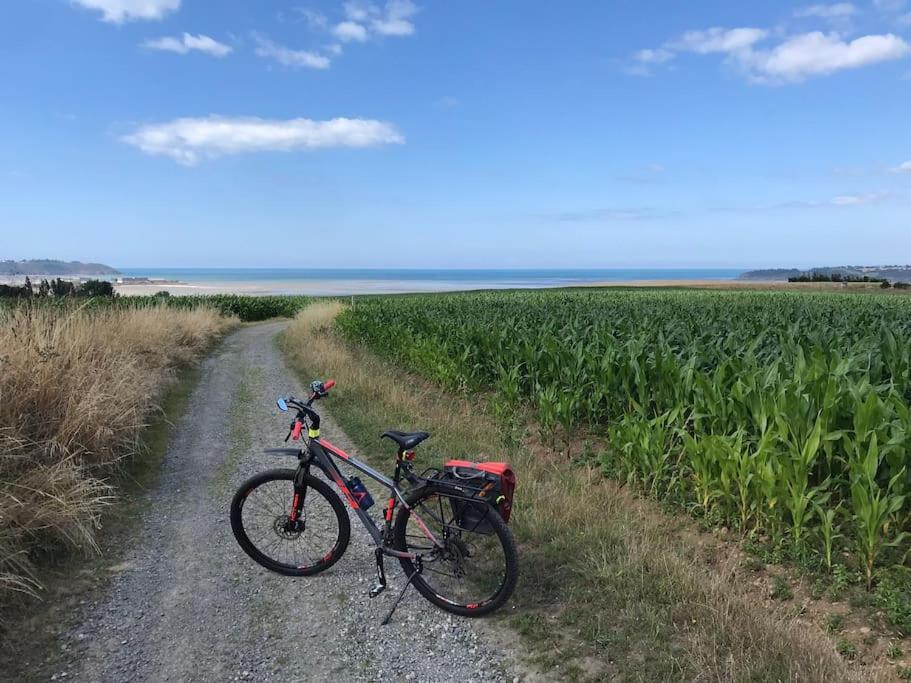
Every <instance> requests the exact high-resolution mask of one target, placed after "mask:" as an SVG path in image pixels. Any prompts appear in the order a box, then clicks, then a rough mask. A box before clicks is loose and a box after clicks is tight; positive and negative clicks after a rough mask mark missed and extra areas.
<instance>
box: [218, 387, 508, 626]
mask: <svg viewBox="0 0 911 683" xmlns="http://www.w3.org/2000/svg"><path fill="white" fill-rule="evenodd" d="M334 384H335V382H334V381H333V380H328V381H327V382H326V383H325V384H324V383H322V382H319V381H316V382H313V383H312V384H311V385H310V389H311V394H310V397H309V399H308V400H306V401H301V400H298V399H295V398H293V397H289V398H287V399H281V398H280V399H278V401H277V404H278V407H279V408H280V409H281V410H282V411H287V410H289V409H293V410H295V411H296V416H295V418H294V420H293V422H292V423H291V429H290V431H289V433H288V436H287V437H285V441H287V440H288V438H293V439H295V440H297V439H299V438H301V435H302V433H303V430H304V428H306V429H307V438H306V440H305V442H304V444H303V446H302V447H300V448H270V449H266V451H265V452H266V453H269V454H272V455H287V456H294V457H296V458H297V460H298V464H297V468H296V469H274V470H268V471H266V472H262V473H260V474H257V475H256V476H254V477H252V478H250V479H248V480H247V481H246V482H244V483H243V484H241V486H240V488H239V489H238V490H237V493H235V494H234V499H233V500H232V502H231V528H232V530H233V531H234V536H235V537H236V538H237V542H238V543H239V544H240V547H241V548H243V550H244V552H246V553H247V554H248V555H249V556H250V557H252V558H253V559H254V560H256V562H258V563H259V564H261V565H262V566H263V567H266V568H267V569H270V570H272V571H274V572H278V573H279V574H285V575H288V576H312V575H314V574H317V573H319V572H321V571H324V570H326V569H328V568H329V567H331V566H332V565H333V564H335V563H336V562H338V561H339V560H340V559H341V557H342V555H343V554H344V553H345V550H346V548H347V547H348V541H349V538H350V535H351V526H350V521H349V518H348V513H347V511H346V510H345V507H344V504H343V503H342V500H341V498H340V497H339V495H338V494H337V493H336V492H335V491H333V489H332V487H331V486H330V485H329V484H328V483H327V482H326V481H324V480H323V479H322V478H319V477H317V476H315V475H314V473H313V472H312V470H313V468H315V469H317V470H319V471H321V472H322V473H323V474H324V475H325V477H326V479H328V480H329V481H330V482H332V483H333V484H335V486H336V488H337V489H338V490H339V491H340V492H341V493H342V495H344V497H345V500H347V502H348V505H349V506H350V507H351V509H352V510H354V513H355V514H356V515H357V516H358V518H359V519H360V520H361V522H362V523H363V524H364V527H365V528H366V529H367V532H368V533H369V534H370V537H371V538H372V539H373V542H374V543H375V544H376V550H375V556H376V573H377V583H376V586H375V587H374V588H373V589H372V590H371V592H370V594H371V597H375V596H376V595H379V594H380V593H381V592H382V591H383V590H384V589H385V588H386V575H385V570H384V567H383V558H384V557H386V556H389V557H394V558H396V559H398V561H399V563H400V564H401V566H402V569H404V570H405V574H406V576H407V581H406V583H405V586H404V587H403V588H402V591H401V593H400V594H399V596H398V598H397V599H396V600H395V602H394V603H393V606H392V609H390V611H389V613H388V614H387V616H386V618H385V620H384V621H383V623H384V624H385V623H388V621H389V619H390V617H391V616H392V612H393V611H394V610H395V607H396V605H398V603H399V601H400V600H401V599H402V596H403V595H404V594H405V591H406V590H407V589H408V586H409V585H411V584H414V587H415V588H417V590H418V592H419V593H420V594H421V595H423V596H424V597H425V598H427V599H428V600H429V601H430V602H432V603H433V604H434V605H436V606H438V607H440V608H442V609H444V610H446V611H447V612H452V613H454V614H459V615H463V616H469V617H475V616H482V615H485V614H489V613H490V612H492V611H494V610H495V609H497V608H498V607H500V606H501V605H503V603H505V602H506V600H508V599H509V596H510V595H512V592H513V589H514V588H515V586H516V580H517V578H518V555H517V552H516V544H515V541H514V540H513V536H512V532H511V531H510V530H509V527H508V526H507V521H508V519H509V512H510V509H511V506H512V494H513V490H514V487H515V476H514V475H513V474H512V471H511V470H510V469H509V468H508V466H507V465H506V464H505V463H469V462H464V461H456V460H453V461H450V462H448V463H446V466H445V467H444V468H443V470H427V471H425V472H423V473H422V474H421V475H420V476H418V475H417V474H415V473H414V466H413V461H414V457H415V454H414V448H415V447H416V446H417V445H418V444H420V443H421V442H422V441H424V440H425V439H427V438H428V437H429V436H430V435H429V434H428V433H427V432H412V433H406V432H398V431H387V432H385V433H384V434H383V435H382V436H383V437H385V438H388V439H390V440H392V441H393V442H395V443H396V444H397V446H398V451H397V453H396V459H395V472H394V474H393V476H392V478H391V479H390V478H389V477H387V476H385V475H383V474H382V473H380V472H377V471H376V470H374V469H373V468H372V467H370V466H369V465H367V464H366V463H364V462H361V461H360V460H358V459H357V458H355V457H353V456H350V455H348V454H347V453H346V452H345V451H343V450H342V449H341V448H338V447H337V446H333V445H332V444H331V443H329V442H328V441H327V440H326V439H323V438H321V437H320V431H319V429H320V416H319V414H318V413H317V412H316V411H315V410H314V409H313V407H312V406H313V403H314V401H316V400H318V399H321V398H324V397H325V396H327V395H328V392H329V390H330V389H331V388H332V387H333V386H334ZM334 458H337V459H338V460H341V461H343V462H344V463H346V464H347V465H350V466H351V467H353V468H354V469H356V470H359V471H360V472H362V473H363V474H365V475H367V476H368V477H370V478H371V479H373V480H374V481H376V482H378V483H379V484H380V485H382V486H384V487H385V488H386V489H388V490H389V499H388V501H387V502H386V505H385V508H384V513H383V519H382V521H381V522H379V523H378V522H376V521H374V519H373V518H372V517H371V516H370V514H368V512H367V510H368V509H369V508H370V507H371V506H372V505H373V499H372V497H371V496H370V493H369V492H368V491H367V489H366V488H364V486H363V484H362V483H361V481H360V479H359V478H357V477H350V478H349V477H346V476H345V475H344V474H343V473H342V471H341V470H340V469H339V467H338V465H337V463H336V461H335V460H334ZM428 475H429V476H428ZM403 479H404V480H405V481H407V483H408V487H407V488H405V489H402V488H400V484H401V483H402V480H403Z"/></svg>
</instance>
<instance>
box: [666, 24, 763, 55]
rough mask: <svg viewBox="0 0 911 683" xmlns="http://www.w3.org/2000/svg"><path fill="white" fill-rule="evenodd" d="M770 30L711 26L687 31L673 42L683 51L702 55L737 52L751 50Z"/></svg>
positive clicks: (674, 45)
mask: <svg viewBox="0 0 911 683" xmlns="http://www.w3.org/2000/svg"><path fill="white" fill-rule="evenodd" d="M768 35H769V32H768V31H766V30H764V29H761V28H732V29H724V28H718V27H716V28H710V29H706V30H704V31H687V32H686V33H684V34H683V35H682V36H681V37H680V39H679V40H678V41H677V42H676V43H674V44H672V47H675V48H676V49H677V50H680V51H681V52H695V53H697V54H701V55H707V54H711V53H719V52H720V53H728V54H730V53H737V52H744V51H748V50H750V49H751V48H752V47H753V45H755V44H756V43H758V42H759V41H761V40H763V39H765V38H766V37H767V36H768Z"/></svg>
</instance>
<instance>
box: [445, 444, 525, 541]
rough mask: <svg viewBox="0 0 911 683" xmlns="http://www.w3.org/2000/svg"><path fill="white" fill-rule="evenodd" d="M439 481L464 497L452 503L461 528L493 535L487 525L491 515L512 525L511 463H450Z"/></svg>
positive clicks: (514, 482)
mask: <svg viewBox="0 0 911 683" xmlns="http://www.w3.org/2000/svg"><path fill="white" fill-rule="evenodd" d="M437 477H438V478H439V479H440V480H442V481H445V482H446V483H447V484H451V485H452V486H454V487H455V488H456V489H457V490H458V492H459V493H460V494H462V495H464V496H465V499H464V500H458V499H453V501H452V505H453V513H454V514H455V518H456V524H458V525H459V526H460V527H461V528H463V529H465V530H467V531H474V532H476V533H480V534H492V533H493V532H494V530H493V526H492V525H491V524H490V522H488V521H487V518H488V515H492V514H499V515H500V517H502V518H503V521H504V522H507V523H508V522H509V515H510V513H511V512H512V499H513V495H514V493H515V490H516V475H515V472H513V471H512V468H511V467H510V466H509V464H508V463H505V462H469V461H467V460H449V461H447V462H446V464H445V465H443V471H442V472H440V474H438V475H437Z"/></svg>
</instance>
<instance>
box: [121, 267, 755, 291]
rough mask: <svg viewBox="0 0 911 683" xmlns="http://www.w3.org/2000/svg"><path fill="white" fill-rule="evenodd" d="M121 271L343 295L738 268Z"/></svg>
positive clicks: (220, 286) (208, 286)
mask: <svg viewBox="0 0 911 683" xmlns="http://www.w3.org/2000/svg"><path fill="white" fill-rule="evenodd" d="M120 270H121V272H122V273H123V275H124V276H125V277H145V278H149V279H150V280H172V281H178V282H180V283H181V284H183V285H188V286H193V289H198V290H200V291H207V290H211V291H237V292H242V293H255V294H311V295H346V294H359V293H376V294H378V293H390V294H391V293H404V292H442V291H457V290H471V289H525V288H540V287H561V286H568V285H585V284H594V283H599V282H620V283H622V282H633V281H641V280H653V281H668V282H670V281H680V280H732V279H734V278H736V277H737V276H738V275H740V274H741V273H743V272H744V271H745V269H742V268H724V269H713V268H665V269H652V268H630V269H614V268H609V269H597V270H595V269H592V270H585V269H533V270H532V269H501V270H480V269H479V270H463V269H459V270H411V269H373V268H306V269H305V268H121V269H120Z"/></svg>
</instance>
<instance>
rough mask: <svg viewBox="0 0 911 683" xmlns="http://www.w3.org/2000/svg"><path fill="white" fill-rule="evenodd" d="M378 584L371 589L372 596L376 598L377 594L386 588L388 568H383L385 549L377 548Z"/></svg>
mask: <svg viewBox="0 0 911 683" xmlns="http://www.w3.org/2000/svg"><path fill="white" fill-rule="evenodd" d="M375 554H376V585H375V586H374V587H373V588H371V589H370V597H371V598H375V597H376V596H377V595H379V594H380V593H382V592H383V591H384V590H386V570H385V569H383V551H382V550H381V549H380V548H377V549H376V552H375Z"/></svg>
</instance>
